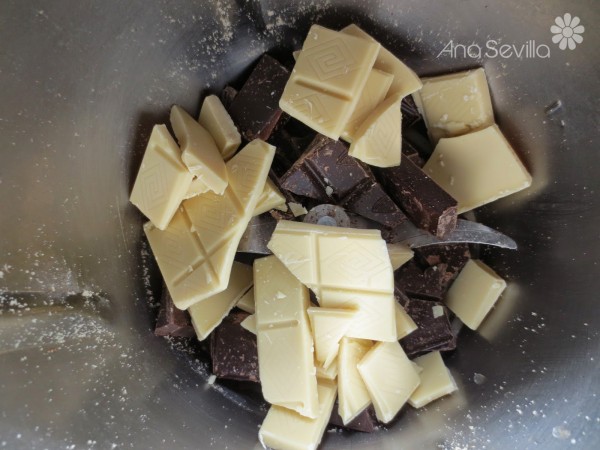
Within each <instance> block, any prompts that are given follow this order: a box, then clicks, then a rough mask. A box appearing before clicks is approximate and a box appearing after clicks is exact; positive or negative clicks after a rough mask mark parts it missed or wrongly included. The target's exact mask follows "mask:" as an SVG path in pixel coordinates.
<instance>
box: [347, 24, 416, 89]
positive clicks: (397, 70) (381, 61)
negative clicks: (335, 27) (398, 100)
mask: <svg viewBox="0 0 600 450" xmlns="http://www.w3.org/2000/svg"><path fill="white" fill-rule="evenodd" d="M340 32H341V33H344V34H349V35H352V36H356V37H358V38H362V39H366V40H369V41H371V42H376V41H375V39H374V38H372V37H371V36H370V35H369V34H367V33H366V32H365V31H363V30H362V29H361V28H359V27H358V26H357V25H355V24H351V25H348V26H347V27H346V28H343V29H342V30H341V31H340ZM373 67H375V68H376V69H379V70H381V71H383V72H387V73H390V74H392V75H393V76H394V80H393V81H392V85H391V86H390V89H389V90H388V93H387V96H388V97H391V96H392V95H395V94H400V95H401V96H402V97H405V96H407V95H408V94H412V93H413V92H415V91H418V90H419V89H421V86H422V85H423V83H421V80H420V79H419V76H418V75H417V74H416V73H415V72H413V70H412V69H411V68H410V67H408V66H407V65H406V64H404V63H403V62H402V61H400V60H399V59H398V58H396V57H395V56H394V55H393V53H392V52H390V51H389V50H387V49H386V48H384V47H383V46H382V47H381V48H380V50H379V54H378V55H377V59H376V60H375V64H374V66H373Z"/></svg>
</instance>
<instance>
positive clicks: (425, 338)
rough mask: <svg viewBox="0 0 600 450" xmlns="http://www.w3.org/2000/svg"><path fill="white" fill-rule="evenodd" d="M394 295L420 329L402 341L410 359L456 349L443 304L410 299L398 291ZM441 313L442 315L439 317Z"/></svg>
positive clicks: (454, 338)
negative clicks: (423, 354) (429, 353)
mask: <svg viewBox="0 0 600 450" xmlns="http://www.w3.org/2000/svg"><path fill="white" fill-rule="evenodd" d="M394 295H395V296H396V300H397V301H399V302H400V304H401V305H402V306H403V307H404V310H405V311H406V312H407V314H408V315H409V316H410V317H411V318H412V320H414V322H415V324H416V325H417V326H418V327H419V328H417V329H416V330H415V331H413V332H412V333H410V334H409V335H408V336H406V337H405V338H402V339H401V340H400V345H401V346H402V348H403V349H404V351H405V352H406V354H407V355H408V356H409V357H412V356H418V355H419V354H421V353H425V352H431V351H435V350H439V351H447V350H454V349H455V348H456V336H454V334H453V333H452V329H451V327H450V321H449V320H448V310H447V308H446V307H445V306H444V305H443V304H442V303H440V302H432V301H428V300H418V299H413V298H408V297H407V296H406V295H404V294H403V293H402V292H400V291H399V290H398V289H396V292H395V294H394ZM440 308H441V309H440ZM440 312H441V313H442V314H441V315H438V314H439V313H440ZM436 315H437V317H436Z"/></svg>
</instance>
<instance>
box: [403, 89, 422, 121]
mask: <svg viewBox="0 0 600 450" xmlns="http://www.w3.org/2000/svg"><path fill="white" fill-rule="evenodd" d="M400 110H401V111H402V128H403V129H404V128H408V127H410V126H411V125H413V124H414V123H415V122H418V121H419V120H422V116H421V113H420V112H419V109H418V108H417V105H416V104H415V101H414V100H413V98H412V95H407V96H406V97H404V98H403V99H402V103H400Z"/></svg>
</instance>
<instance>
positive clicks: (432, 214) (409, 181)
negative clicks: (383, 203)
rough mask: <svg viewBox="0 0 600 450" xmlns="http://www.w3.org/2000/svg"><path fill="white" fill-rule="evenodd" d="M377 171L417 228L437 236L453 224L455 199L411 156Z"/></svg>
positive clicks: (454, 225)
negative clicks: (416, 163) (397, 163)
mask: <svg viewBox="0 0 600 450" xmlns="http://www.w3.org/2000/svg"><path fill="white" fill-rule="evenodd" d="M376 173H377V175H378V177H379V179H380V181H381V182H382V183H383V185H384V186H385V188H386V189H387V192H388V194H390V196H391V197H392V198H393V199H394V200H395V201H396V203H397V204H398V205H400V207H401V208H402V210H403V211H404V212H405V213H406V215H407V216H408V217H409V218H410V219H411V220H412V222H413V223H414V224H415V225H417V226H418V227H419V228H422V229H424V230H427V231H429V232H430V233H431V234H435V235H436V236H438V237H444V236H445V235H447V234H448V233H450V232H451V231H453V230H454V229H455V228H456V220H457V213H456V211H457V209H456V205H457V202H456V200H455V199H454V198H453V197H452V196H451V195H450V194H448V193H447V192H446V191H444V190H443V189H442V188H441V187H440V186H438V184H437V183H436V182H435V181H433V180H432V179H431V178H430V177H429V176H428V175H426V174H425V172H423V171H422V170H421V169H420V168H419V167H417V166H416V165H415V163H413V162H412V161H411V160H410V159H408V158H405V159H404V160H403V161H402V164H400V165H399V166H397V167H389V168H386V169H378V170H377V172H376Z"/></svg>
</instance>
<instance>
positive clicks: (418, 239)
mask: <svg viewBox="0 0 600 450" xmlns="http://www.w3.org/2000/svg"><path fill="white" fill-rule="evenodd" d="M386 240H388V241H389V242H392V243H398V244H404V245H408V246H409V247H411V248H417V247H425V246H427V245H434V244H484V245H492V246H494V247H501V248H506V249H510V250H516V249H517V243H516V242H515V241H514V240H512V239H511V238H510V237H508V236H506V235H505V234H502V233H500V232H499V231H496V230H494V229H493V228H490V227H487V226H485V225H482V224H480V223H477V222H471V221H470V220H464V219H458V223H457V225H456V229H455V230H454V231H453V232H452V233H450V234H449V235H448V236H446V237H445V238H439V237H436V236H433V235H432V234H430V233H428V232H427V231H423V230H421V229H420V228H417V227H416V226H414V225H413V224H412V223H411V222H409V221H406V222H404V223H403V224H402V225H400V226H399V227H396V228H394V229H393V230H391V231H390V232H389V234H388V235H387V236H386Z"/></svg>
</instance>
